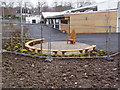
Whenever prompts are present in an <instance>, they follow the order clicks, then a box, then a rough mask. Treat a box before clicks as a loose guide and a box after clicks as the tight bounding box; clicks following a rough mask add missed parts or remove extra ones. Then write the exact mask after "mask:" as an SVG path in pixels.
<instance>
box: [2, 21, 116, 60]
mask: <svg viewBox="0 0 120 90" xmlns="http://www.w3.org/2000/svg"><path fill="white" fill-rule="evenodd" d="M56 25H58V24H56ZM68 26H70V27H77V28H79V29H78V30H81V28H82V29H88V31H89V32H93V31H95V28H97V29H98V28H99V29H101V28H104V30H105V32H103V33H100V32H97V33H77V32H78V31H75V32H76V39H75V40H76V41H75V44H72V43H70V42H69V41H68V43H67V40H68V39H70V37H71V33H69V32H66V31H62V30H59V29H55V28H53V24H50V25H46V24H28V23H20V22H17V23H16V22H15V21H10V20H9V21H3V32H2V36H3V38H2V39H3V49H5V50H7V51H12V52H15V53H22V54H29V55H33V56H41V57H46V58H48V59H49V58H50V59H51V58H58V57H59V58H63V57H67V58H68V57H72V58H76V57H99V56H100V57H104V56H107V57H110V55H113V54H115V53H117V52H118V34H117V33H115V32H114V29H116V27H112V26H93V25H91V26H90V25H68ZM91 28H92V29H91ZM90 30H91V31H90ZM70 32H72V31H70ZM37 39H39V42H37V43H36V42H33V43H34V44H31V45H30V46H31V47H33V48H37V49H35V50H34V49H31V48H27V49H26V47H25V43H27V42H29V41H34V40H37ZM40 39H44V42H41V41H40ZM92 45H96V49H95V50H93V48H89V47H91V46H92ZM87 48H89V49H88V51H87V52H86V51H85V50H86V49H87ZM80 50H82V51H80ZM39 51H40V52H39Z"/></svg>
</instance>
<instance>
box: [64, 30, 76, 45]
mask: <svg viewBox="0 0 120 90" xmlns="http://www.w3.org/2000/svg"><path fill="white" fill-rule="evenodd" d="M66 41H67V44H68V42H69V41H70V44H75V42H76V32H75V30H72V32H71V35H70V38H69V39H68V38H67V40H66Z"/></svg>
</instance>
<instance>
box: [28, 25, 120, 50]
mask: <svg viewBox="0 0 120 90" xmlns="http://www.w3.org/2000/svg"><path fill="white" fill-rule="evenodd" d="M50 31H51V41H66V34H64V33H62V32H60V31H59V30H56V29H53V28H50V27H47V26H43V31H42V32H43V38H45V39H46V41H48V40H49V37H50ZM40 32H41V26H40V25H29V33H30V35H31V37H32V38H35V39H38V38H40V37H41V36H40ZM77 42H80V43H85V44H89V45H93V44H95V45H97V48H98V49H103V50H106V34H105V33H104V34H77ZM110 50H111V51H118V34H116V33H114V34H111V37H110Z"/></svg>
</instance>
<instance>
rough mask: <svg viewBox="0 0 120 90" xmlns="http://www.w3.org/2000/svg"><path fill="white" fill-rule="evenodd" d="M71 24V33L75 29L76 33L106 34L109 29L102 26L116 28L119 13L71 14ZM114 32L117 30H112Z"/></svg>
mask: <svg viewBox="0 0 120 90" xmlns="http://www.w3.org/2000/svg"><path fill="white" fill-rule="evenodd" d="M66 16H68V15H66ZM70 24H71V25H70V32H71V31H72V30H73V29H75V31H76V33H105V32H106V31H107V30H108V27H100V26H108V25H111V26H113V27H116V26H117V11H111V12H96V13H81V14H71V15H70ZM62 29H63V28H62ZM66 30H67V29H66ZM67 31H68V30H67ZM112 32H116V28H112Z"/></svg>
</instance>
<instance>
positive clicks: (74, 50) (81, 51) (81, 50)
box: [60, 49, 84, 55]
mask: <svg viewBox="0 0 120 90" xmlns="http://www.w3.org/2000/svg"><path fill="white" fill-rule="evenodd" d="M83 50H84V49H73V50H60V51H61V52H62V55H64V54H65V53H66V52H77V51H78V52H80V53H83Z"/></svg>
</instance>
